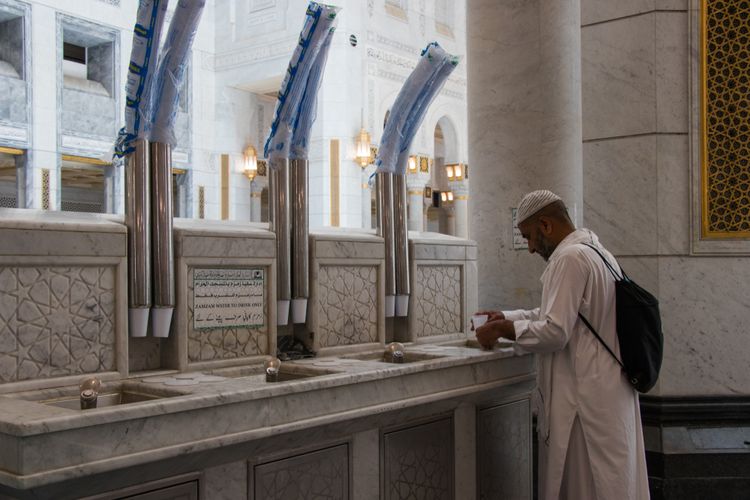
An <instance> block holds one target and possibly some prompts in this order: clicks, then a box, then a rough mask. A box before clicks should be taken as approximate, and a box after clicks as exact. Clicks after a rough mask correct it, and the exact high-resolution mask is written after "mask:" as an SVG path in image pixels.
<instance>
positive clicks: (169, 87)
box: [146, 0, 206, 146]
mask: <svg viewBox="0 0 750 500" xmlns="http://www.w3.org/2000/svg"><path fill="white" fill-rule="evenodd" d="M205 5H206V0H179V2H178V3H177V8H176V9H175V13H174V16H173V17H172V22H171V23H170V24H169V31H168V33H167V39H166V41H165V42H164V47H163V49H162V52H161V55H160V57H159V67H158V69H157V73H156V80H155V82H154V91H153V92H152V94H151V96H152V106H151V116H150V121H149V125H148V127H147V129H146V132H147V134H148V138H149V140H150V141H151V142H161V143H164V144H169V145H171V146H174V145H175V144H176V142H177V140H176V137H175V133H174V123H175V118H176V117H177V110H178V109H179V99H180V87H181V86H182V81H183V79H184V77H185V69H186V67H187V63H188V61H187V58H188V54H189V53H190V49H191V47H192V45H193V39H194V38H195V33H196V32H197V31H198V23H199V21H200V18H201V14H202V13H203V7H204V6H205Z"/></svg>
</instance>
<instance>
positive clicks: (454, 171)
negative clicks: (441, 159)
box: [445, 163, 464, 181]
mask: <svg viewBox="0 0 750 500" xmlns="http://www.w3.org/2000/svg"><path fill="white" fill-rule="evenodd" d="M445 173H446V174H448V180H449V181H460V180H461V179H463V178H464V164H463V163H452V164H450V165H446V166H445Z"/></svg>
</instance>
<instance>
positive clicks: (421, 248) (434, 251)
mask: <svg viewBox="0 0 750 500" xmlns="http://www.w3.org/2000/svg"><path fill="white" fill-rule="evenodd" d="M413 248H414V250H413V252H412V255H413V256H414V259H418V260H419V259H421V260H465V259H466V247H465V246H463V245H439V244H431V245H420V244H414V246H413Z"/></svg>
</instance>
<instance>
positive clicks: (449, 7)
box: [435, 0, 456, 38]
mask: <svg viewBox="0 0 750 500" xmlns="http://www.w3.org/2000/svg"><path fill="white" fill-rule="evenodd" d="M455 15H456V6H455V4H454V3H453V2H452V1H449V0H435V30H436V31H437V32H438V33H440V34H441V35H445V36H447V37H450V38H453V24H454V18H455Z"/></svg>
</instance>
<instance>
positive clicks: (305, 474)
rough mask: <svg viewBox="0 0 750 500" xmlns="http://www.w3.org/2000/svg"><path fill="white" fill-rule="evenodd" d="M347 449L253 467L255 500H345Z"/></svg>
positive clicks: (316, 453)
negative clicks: (289, 499) (260, 499)
mask: <svg viewBox="0 0 750 500" xmlns="http://www.w3.org/2000/svg"><path fill="white" fill-rule="evenodd" d="M348 456H349V447H348V446H347V445H340V446H335V447H333V448H329V449H326V450H321V451H315V452H312V453H305V454H303V455H297V456H294V457H290V458H285V459H281V460H277V461H275V462H269V463H267V464H262V465H258V466H256V467H255V497H254V498H263V499H265V500H276V499H279V500H281V499H288V498H294V499H295V500H306V499H311V500H312V499H315V500H326V499H330V500H334V499H336V500H339V499H347V498H349V458H348Z"/></svg>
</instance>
